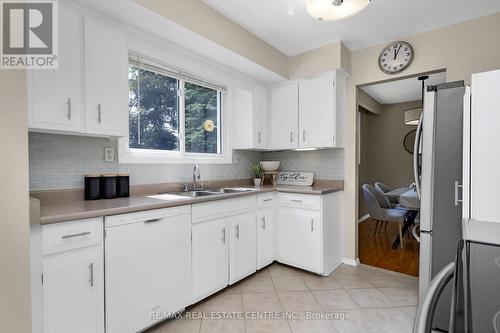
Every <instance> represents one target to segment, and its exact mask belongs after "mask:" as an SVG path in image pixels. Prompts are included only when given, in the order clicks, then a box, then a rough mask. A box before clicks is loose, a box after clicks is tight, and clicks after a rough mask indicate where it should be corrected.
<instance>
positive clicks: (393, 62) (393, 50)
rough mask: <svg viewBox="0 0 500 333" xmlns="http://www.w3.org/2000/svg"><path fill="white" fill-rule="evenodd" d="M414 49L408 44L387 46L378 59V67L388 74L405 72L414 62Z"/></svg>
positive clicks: (399, 42) (400, 43)
mask: <svg viewBox="0 0 500 333" xmlns="http://www.w3.org/2000/svg"><path fill="white" fill-rule="evenodd" d="M413 55H414V53H413V47H411V45H410V44H409V43H407V42H403V41H397V42H394V43H391V44H389V45H387V46H386V47H385V48H384V49H383V50H382V52H380V56H379V57H378V66H379V67H380V69H381V70H382V71H383V72H384V73H387V74H396V73H400V72H402V71H404V70H405V69H406V68H408V66H410V64H411V62H412V61H413Z"/></svg>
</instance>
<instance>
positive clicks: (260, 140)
mask: <svg viewBox="0 0 500 333" xmlns="http://www.w3.org/2000/svg"><path fill="white" fill-rule="evenodd" d="M257 137H258V139H257V142H258V143H261V142H262V133H261V132H260V131H259V133H257Z"/></svg>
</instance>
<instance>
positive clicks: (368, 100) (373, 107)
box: [358, 89, 382, 114]
mask: <svg viewBox="0 0 500 333" xmlns="http://www.w3.org/2000/svg"><path fill="white" fill-rule="evenodd" d="M358 105H359V106H361V107H362V108H364V109H366V110H368V111H370V112H372V113H375V114H381V113H382V105H381V104H380V103H379V102H377V100H375V99H374V98H373V97H371V96H370V95H368V94H367V93H365V92H364V91H363V90H361V89H358Z"/></svg>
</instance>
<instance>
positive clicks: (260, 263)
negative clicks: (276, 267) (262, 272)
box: [257, 208, 274, 269]
mask: <svg viewBox="0 0 500 333" xmlns="http://www.w3.org/2000/svg"><path fill="white" fill-rule="evenodd" d="M273 212H274V210H273V208H264V209H260V210H259V212H258V213H257V269H261V268H262V267H264V266H266V265H268V264H270V263H272V262H273V261H274V218H273Z"/></svg>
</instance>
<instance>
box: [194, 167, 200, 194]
mask: <svg viewBox="0 0 500 333" xmlns="http://www.w3.org/2000/svg"><path fill="white" fill-rule="evenodd" d="M197 179H198V180H200V167H199V166H198V164H195V165H194V169H193V190H195V191H196V190H197V189H198V187H197V186H196V180H197Z"/></svg>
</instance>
